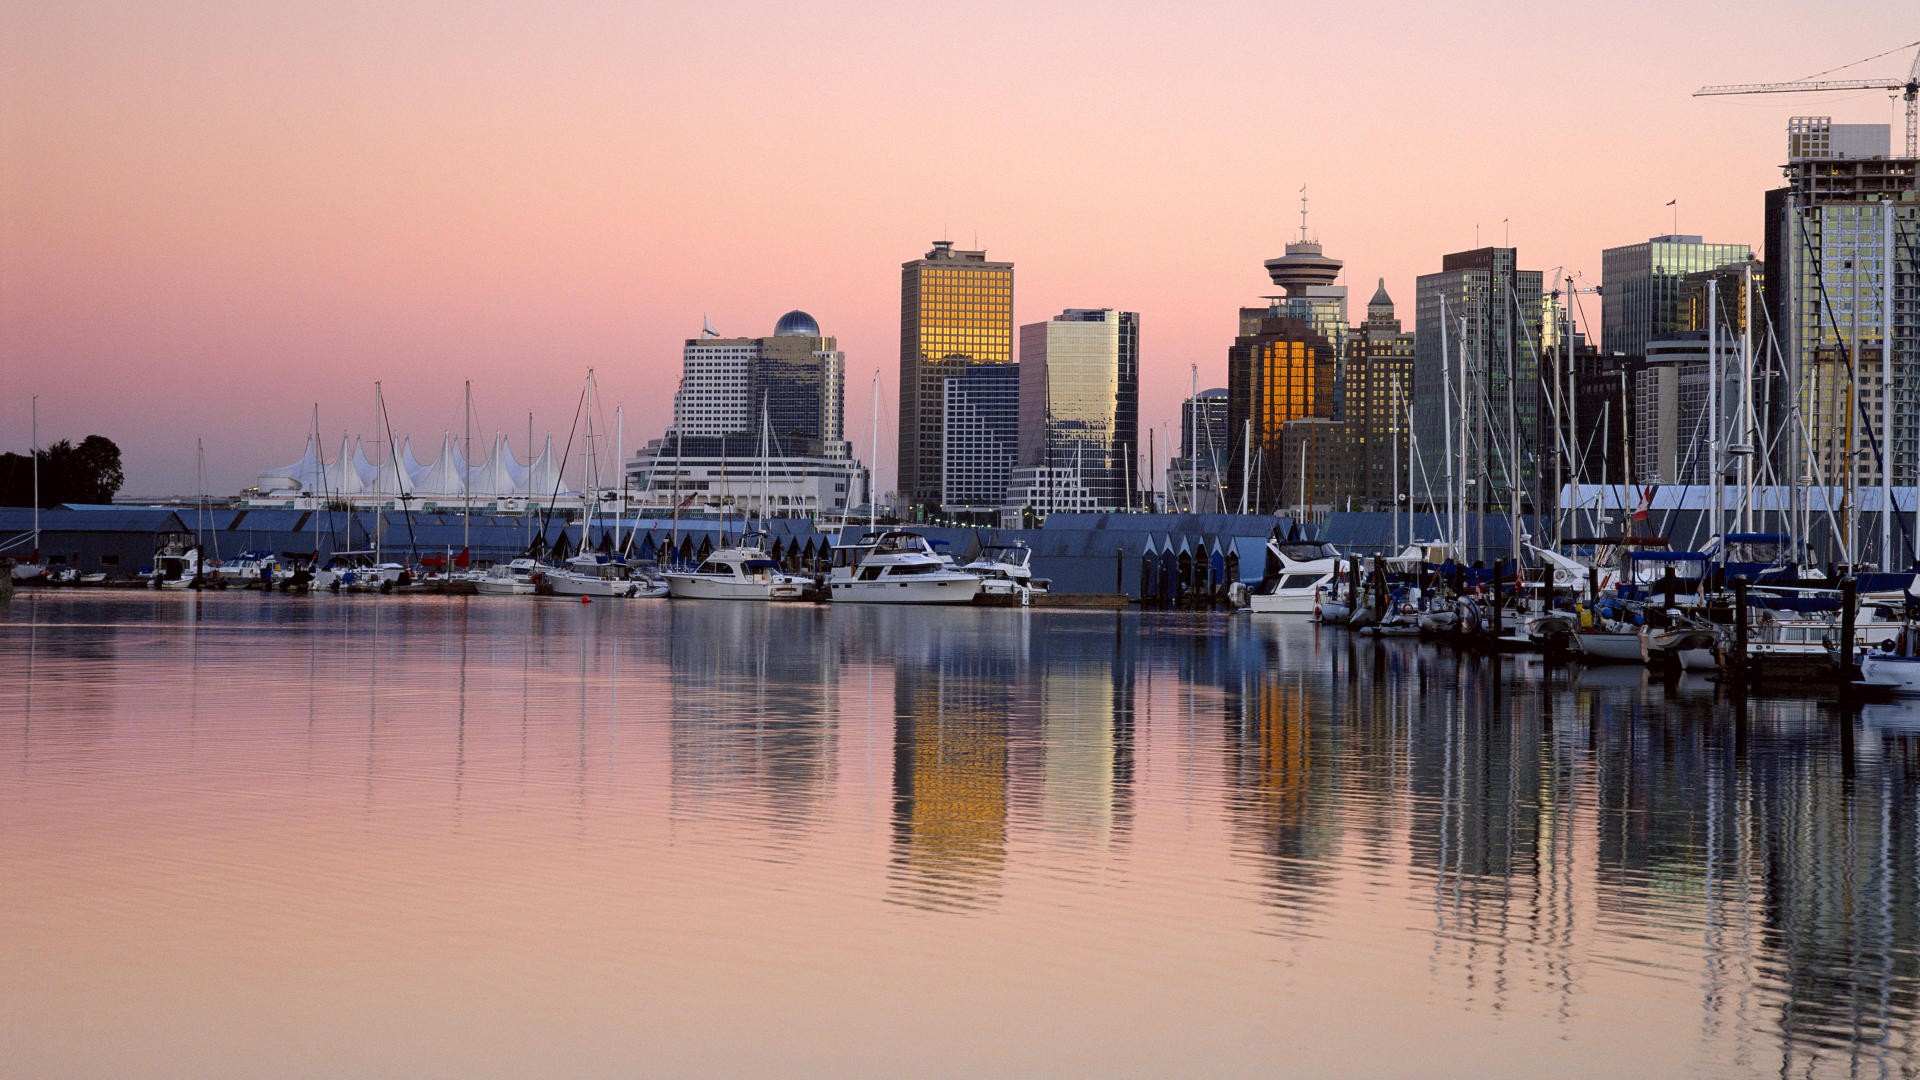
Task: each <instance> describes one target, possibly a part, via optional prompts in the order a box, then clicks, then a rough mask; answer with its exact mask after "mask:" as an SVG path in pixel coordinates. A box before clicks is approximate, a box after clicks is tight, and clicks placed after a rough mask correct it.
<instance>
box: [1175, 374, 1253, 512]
mask: <svg viewBox="0 0 1920 1080" xmlns="http://www.w3.org/2000/svg"><path fill="white" fill-rule="evenodd" d="M1187 372H1188V375H1187V384H1188V386H1189V387H1190V389H1189V390H1188V391H1187V513H1189V514H1192V513H1197V512H1199V509H1200V416H1199V413H1200V365H1199V364H1189V365H1188V366H1187ZM1243 486H1244V485H1243Z"/></svg>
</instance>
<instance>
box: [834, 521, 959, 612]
mask: <svg viewBox="0 0 1920 1080" xmlns="http://www.w3.org/2000/svg"><path fill="white" fill-rule="evenodd" d="M841 550H842V551H844V552H846V553H847V556H846V557H847V559H848V561H847V562H845V563H842V564H841V565H839V566H836V567H834V568H833V572H832V573H831V574H829V575H828V577H827V588H828V593H829V595H830V596H831V597H832V598H833V599H834V600H835V601H838V602H841V603H859V604H970V603H972V602H973V598H974V597H975V596H976V595H978V594H979V592H980V584H981V582H980V575H978V574H973V573H969V572H967V571H965V570H961V569H958V568H956V567H954V566H953V565H952V564H951V563H950V562H948V561H947V560H946V559H945V558H944V557H942V556H941V555H940V554H939V553H937V552H935V551H934V549H933V545H932V544H930V543H928V542H927V538H926V537H924V536H922V535H920V534H919V533H917V532H913V531H911V530H907V529H889V530H887V531H886V532H882V533H870V534H868V535H867V536H866V538H864V539H863V540H862V541H861V542H860V543H859V544H854V545H849V546H848V547H846V548H843V549H841ZM853 552H864V554H862V555H858V556H854V555H853V554H852V553H853Z"/></svg>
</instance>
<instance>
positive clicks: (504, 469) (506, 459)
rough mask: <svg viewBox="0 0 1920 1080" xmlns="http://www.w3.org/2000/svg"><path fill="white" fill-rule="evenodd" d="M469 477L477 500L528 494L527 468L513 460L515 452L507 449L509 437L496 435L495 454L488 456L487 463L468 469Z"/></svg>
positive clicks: (494, 440) (494, 438) (494, 442)
mask: <svg viewBox="0 0 1920 1080" xmlns="http://www.w3.org/2000/svg"><path fill="white" fill-rule="evenodd" d="M467 475H468V476H469V477H470V478H471V480H470V482H471V484H472V485H473V494H474V496H475V497H476V498H499V497H502V496H515V495H523V494H525V493H526V483H525V477H526V475H527V467H526V466H524V465H522V464H520V463H519V462H518V461H515V460H514V459H513V451H512V450H510V449H508V448H507V437H506V436H505V435H504V434H499V433H496V434H495V435H494V437H493V453H492V454H491V455H489V456H488V458H487V463H486V464H485V465H479V466H475V467H473V468H470V469H468V470H467Z"/></svg>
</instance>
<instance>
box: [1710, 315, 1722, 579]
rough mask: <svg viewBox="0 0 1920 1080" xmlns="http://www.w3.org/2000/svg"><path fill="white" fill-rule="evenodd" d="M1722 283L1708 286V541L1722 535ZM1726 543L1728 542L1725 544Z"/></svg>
mask: <svg viewBox="0 0 1920 1080" xmlns="http://www.w3.org/2000/svg"><path fill="white" fill-rule="evenodd" d="M1721 481H1722V477H1721V475H1720V283H1719V282H1718V281H1711V282H1709V283H1708V285H1707V497H1708V499H1709V500H1710V501H1711V505H1710V506H1708V508H1707V540H1708V542H1709V543H1711V542H1712V541H1713V539H1714V538H1715V537H1718V536H1720V535H1721V528H1720V510H1721V503H1722V502H1723V501H1724V499H1723V498H1722V495H1721ZM1723 546H1724V545H1723Z"/></svg>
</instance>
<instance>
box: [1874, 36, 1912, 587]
mask: <svg viewBox="0 0 1920 1080" xmlns="http://www.w3.org/2000/svg"><path fill="white" fill-rule="evenodd" d="M1916 60H1920V57H1916ZM1880 221H1881V226H1882V229H1883V233H1882V241H1881V243H1882V248H1881V255H1880V260H1881V261H1880V282H1881V284H1880V288H1881V293H1880V439H1879V443H1880V569H1882V570H1886V571H1892V570H1893V204H1892V203H1891V202H1886V201H1882V202H1881V203H1880Z"/></svg>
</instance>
